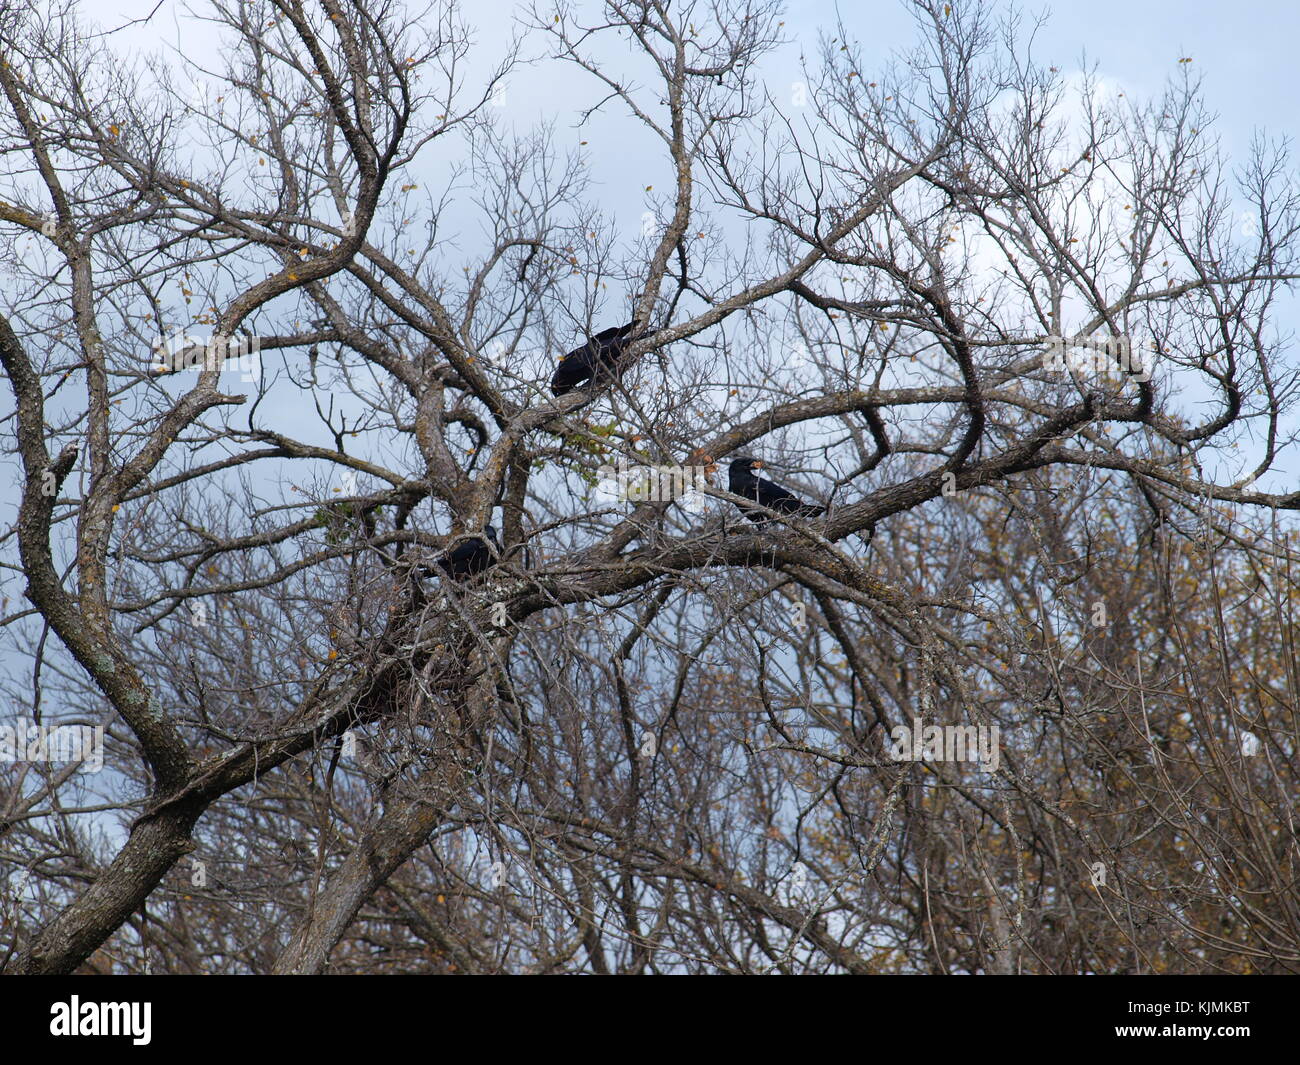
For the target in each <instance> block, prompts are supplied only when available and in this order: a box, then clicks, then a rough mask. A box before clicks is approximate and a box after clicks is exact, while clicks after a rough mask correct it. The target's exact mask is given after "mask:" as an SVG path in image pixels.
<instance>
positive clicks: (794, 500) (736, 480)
mask: <svg viewBox="0 0 1300 1065" xmlns="http://www.w3.org/2000/svg"><path fill="white" fill-rule="evenodd" d="M762 465H763V464H762V463H761V462H759V461H758V460H757V459H751V458H740V459H735V460H733V461H732V463H731V466H730V467H729V469H728V471H727V491H729V492H730V493H731V494H732V495H737V496H744V497H745V498H746V499H752V500H753V501H754V502H755V503H760V504H762V505H763V506H765V507H767V509H768V510H775V511H776V512H777V513H778V514H798V515H800V516H802V517H806V518H815V517H817V515H819V514H824V513H826V508H825V507H820V506H818V505H817V504H815V503H805V502H804V501H803V500H801V499H800V498H799V497H798V496H797V495H795V494H794V493H793V492H791V491H790V490H789V489H787V488H782V487H781V486H780V485H779V484H776V483H774V482H773V481H769V480H767V479H766V478H765V477H758V476H756V475H755V473H754V469H755V467H757V466H762ZM736 505H737V506H739V507H740V509H741V512H742V513H743V514H744V515H745V517H747V518H748V519H749V520H750V521H752V522H753V523H754V524H755V525H762V524H764V523H766V522H768V521H770V520H771V518H769V517H768V515H766V514H764V513H763V512H762V511H761V510H758V509H757V508H755V507H750V506H746V505H744V504H740V503H738V504H736Z"/></svg>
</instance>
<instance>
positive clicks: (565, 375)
mask: <svg viewBox="0 0 1300 1065" xmlns="http://www.w3.org/2000/svg"><path fill="white" fill-rule="evenodd" d="M639 324H640V323H638V322H635V321H632V322H628V323H627V325H620V326H615V327H614V328H613V329H602V330H601V331H600V332H599V333H597V334H596V335H595V336H594V337H592V338H591V339H590V340H588V341H587V342H586V343H585V344H583V345H582V347H579V348H574V349H573V350H572V351H571V352H569V353H568V354H567V355H565V356H564V358H562V359H561V360H560V361H559V364H558V365H557V366H556V367H555V374H554V375H553V376H552V377H551V395H553V396H563V395H566V394H567V393H569V392H572V391H573V390H574V389H575V388H579V387H581V386H582V385H585V384H586V383H587V382H588V381H590V380H591V379H592V378H594V377H595V376H596V375H597V374H598V373H601V372H603V371H607V372H610V373H613V374H615V375H617V374H618V373H619V370H620V368H619V366H618V360H619V359H620V358H621V357H622V355H623V349H624V348H626V347H627V344H628V341H629V339H631V333H632V332H633V331H634V330H636V329H637V327H638V325H639Z"/></svg>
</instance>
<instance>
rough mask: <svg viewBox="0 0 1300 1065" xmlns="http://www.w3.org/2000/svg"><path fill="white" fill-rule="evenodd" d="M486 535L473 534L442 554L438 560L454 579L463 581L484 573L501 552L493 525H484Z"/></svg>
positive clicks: (444, 570) (445, 571)
mask: <svg viewBox="0 0 1300 1065" xmlns="http://www.w3.org/2000/svg"><path fill="white" fill-rule="evenodd" d="M483 532H484V534H485V536H471V537H469V538H468V539H466V540H462V541H461V542H460V543H459V544H458V545H457V546H456V547H454V548H452V549H451V550H450V551H448V552H447V553H446V554H444V555H441V556H440V557H439V558H438V559H437V560H436V561H437V564H438V565H439V566H440V567H441V568H442V570H443V572H444V573H446V574H447V576H448V577H450V578H451V579H452V580H454V581H463V580H464V579H465V578H466V577H472V576H474V575H475V574H476V573H482V572H483V571H484V570H485V569H487V568H488V567H489V566H490V565H492V563H493V562H494V561H495V557H496V556H497V555H499V554H500V553H501V545H500V544H499V543H497V531H496V529H494V528H493V527H492V526H491V525H487V526H485V527H484V529H483Z"/></svg>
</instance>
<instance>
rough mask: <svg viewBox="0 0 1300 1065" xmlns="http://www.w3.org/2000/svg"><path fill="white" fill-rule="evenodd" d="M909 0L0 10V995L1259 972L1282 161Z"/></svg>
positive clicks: (1282, 828) (1280, 550)
mask: <svg viewBox="0 0 1300 1065" xmlns="http://www.w3.org/2000/svg"><path fill="white" fill-rule="evenodd" d="M911 10H912V11H913V13H914V16H915V25H916V33H915V41H914V43H913V45H912V46H911V48H910V50H901V49H900V50H899V51H898V53H897V58H896V60H895V61H894V62H893V63H892V64H891V65H890V66H889V67H888V68H887V69H884V70H881V71H879V72H877V73H869V72H868V70H867V64H866V61H865V60H864V59H863V57H862V55H861V54H860V49H859V46H858V44H857V43H856V42H855V41H854V40H853V38H852V36H851V31H850V29H849V28H848V27H845V26H840V27H836V28H835V29H834V30H831V31H829V32H830V33H831V34H833V36H828V37H825V38H823V39H821V40H820V41H818V42H817V44H816V47H815V48H813V47H809V46H807V45H806V44H805V48H804V51H805V56H806V58H805V60H804V63H803V67H802V68H801V69H800V71H799V73H798V76H797V77H796V78H794V79H792V81H791V79H789V78H787V79H786V80H785V81H782V80H781V78H779V77H776V76H775V75H772V74H771V73H770V72H768V71H765V70H764V63H765V62H768V61H769V60H771V59H772V58H773V57H776V56H779V55H784V54H785V53H784V52H783V51H782V49H783V48H784V47H785V46H786V45H788V44H789V42H788V41H786V40H785V29H784V23H783V22H782V20H781V13H780V11H779V9H778V8H777V7H776V6H775V5H772V4H767V3H757V2H746V0H737V2H734V3H733V2H728V3H722V4H715V5H701V4H692V3H687V4H681V3H676V4H672V5H669V4H668V3H666V2H658V0H652V2H640V0H632V2H627V3H623V2H609V3H606V4H604V5H603V7H602V6H600V5H591V6H590V7H570V6H568V5H564V4H561V5H559V6H558V7H554V8H552V7H547V6H542V5H538V6H536V7H534V8H533V9H532V10H530V11H526V12H521V17H520V20H519V24H518V27H517V30H516V36H515V38H514V39H513V42H512V44H511V45H510V47H508V48H507V49H506V51H505V54H504V56H503V57H500V58H499V59H496V60H484V59H482V58H480V57H479V55H478V53H477V51H476V50H475V49H472V48H471V36H472V35H471V33H470V30H469V28H468V27H467V26H466V25H465V23H464V22H463V20H462V19H461V17H460V15H459V14H458V13H457V11H456V10H455V8H454V7H452V6H451V5H449V4H442V3H439V4H435V5H433V6H431V7H430V8H428V9H425V10H420V11H418V12H417V11H411V10H408V8H407V7H406V6H404V5H401V4H398V3H395V2H384V0H380V2H378V3H374V2H367V3H366V4H361V3H359V2H357V3H353V2H345V0H322V3H321V4H319V5H314V4H303V3H297V2H291V0H218V2H214V3H213V4H211V6H210V9H209V11H208V14H207V16H206V21H204V22H202V23H201V24H200V25H201V26H202V32H204V33H205V34H210V35H216V38H217V39H219V40H220V42H221V46H222V47H221V50H220V51H219V52H218V51H217V50H216V49H213V50H212V54H213V55H220V56H221V57H222V59H221V65H220V66H219V67H216V68H215V69H210V70H208V69H201V68H200V66H199V64H197V63H195V62H193V61H192V60H191V61H190V62H189V63H188V64H186V65H185V66H181V65H178V64H176V63H167V62H164V61H162V60H158V61H156V62H155V61H150V62H147V63H138V64H134V65H133V64H132V63H131V62H130V61H129V60H128V57H127V56H125V55H123V54H122V49H120V48H119V47H118V46H117V45H116V43H115V38H114V36H113V35H112V34H109V35H103V34H97V33H94V32H92V31H91V30H90V29H89V28H88V27H86V26H84V25H82V24H81V23H79V22H78V20H77V18H76V17H75V16H74V13H73V11H72V9H71V7H65V8H59V9H48V10H44V11H33V10H24V9H19V8H16V7H13V6H10V5H4V6H3V8H2V9H0V49H2V50H3V55H4V58H5V61H4V62H3V63H0V88H2V89H3V93H4V99H5V103H6V106H5V108H4V109H3V111H2V112H0V122H3V144H4V147H3V149H2V151H3V154H2V155H0V158H2V159H3V165H4V168H5V170H4V173H5V176H6V179H7V180H6V189H5V193H4V195H3V197H2V198H0V232H3V233H4V236H5V241H6V242H7V244H6V247H7V252H6V255H7V258H6V265H7V268H8V275H7V280H6V285H5V293H4V294H5V306H4V309H3V315H0V361H2V362H3V366H4V369H5V373H6V377H7V381H8V385H9V391H10V395H11V396H12V404H11V406H10V408H9V409H8V410H7V411H6V412H5V413H6V415H7V417H6V426H7V427H8V428H9V429H10V430H11V431H10V432H9V433H8V434H7V436H6V439H7V440H8V441H10V442H11V444H12V448H13V452H14V455H15V458H16V461H17V463H18V467H19V469H20V470H21V476H20V487H21V498H20V501H19V505H18V506H17V510H16V514H15V516H14V517H13V520H12V524H11V526H10V528H9V531H8V533H7V535H6V537H5V544H6V547H7V548H9V549H10V553H11V555H12V554H13V552H14V551H15V550H16V555H17V557H16V558H12V557H11V558H10V559H9V560H8V563H7V564H8V565H9V567H10V569H11V570H14V571H17V570H18V569H19V568H21V572H22V574H23V577H24V579H25V582H26V583H25V587H24V590H23V591H24V595H25V599H26V602H25V603H23V602H20V601H19V600H18V599H17V596H16V595H11V597H10V599H9V600H6V607H5V610H6V611H7V613H6V615H5V619H4V623H5V626H6V631H7V632H8V633H9V650H8V652H7V653H8V654H9V655H10V656H11V660H14V661H23V662H24V663H25V665H26V667H27V668H26V669H25V670H24V674H25V675H24V676H23V677H21V678H16V679H12V680H11V681H10V682H9V685H8V687H9V690H10V693H11V695H12V696H13V697H14V698H13V705H15V706H19V707H21V708H22V711H21V715H15V717H14V719H13V724H14V727H15V728H16V727H17V726H18V725H22V726H23V727H24V728H25V727H26V725H27V723H28V722H29V721H30V722H31V723H32V724H33V725H39V724H41V723H42V722H45V723H47V724H48V723H50V722H59V723H87V724H102V725H103V727H104V729H105V733H104V737H105V739H104V757H105V767H106V771H105V772H104V773H102V774H96V775H91V774H87V773H85V772H84V771H83V772H78V766H77V765H75V764H73V765H70V766H69V765H60V764H57V763H51V762H48V761H46V762H42V761H41V760H39V759H36V760H32V759H18V760H17V761H15V763H14V764H13V765H12V766H8V767H4V768H3V773H4V777H3V779H4V781H5V783H4V790H3V792H0V803H2V804H3V805H2V807H0V809H2V811H3V812H2V813H0V864H3V866H4V867H5V869H6V874H7V876H8V882H9V885H10V890H9V892H8V893H7V897H6V899H5V915H4V916H5V924H4V925H3V928H4V929H5V932H4V937H5V938H4V939H3V941H0V944H2V945H3V951H4V953H3V955H2V956H3V957H4V959H5V962H4V964H5V967H6V968H9V969H12V970H15V971H18V972H26V973H57V972H68V971H72V970H74V969H76V968H77V967H79V966H85V967H87V968H88V970H91V971H140V970H155V971H156V970H159V969H165V970H168V971H190V972H193V971H205V972H213V971H229V972H244V971H257V972H266V971H278V972H319V971H323V970H325V969H327V968H328V969H329V970H331V971H353V972H373V971H455V972H467V971H469V972H495V971H530V972H553V971H575V970H586V971H593V972H616V971H617V972H667V971H737V972H755V971H772V970H775V971H785V972H805V971H848V972H858V973H865V972H885V971H936V972H1084V971H1087V972H1096V971H1117V970H1121V969H1123V970H1132V971H1143V972H1153V971H1154V972H1168V971H1295V969H1296V968H1297V966H1298V963H1300V928H1297V916H1298V915H1297V912H1296V906H1295V897H1294V890H1293V885H1294V882H1295V863H1296V860H1297V855H1296V849H1295V833H1294V816H1295V810H1294V804H1295V799H1294V795H1295V787H1294V784H1295V775H1296V771H1297V763H1296V751H1297V740H1298V739H1300V737H1298V736H1297V726H1296V718H1295V707H1296V705H1297V702H1296V698H1297V690H1296V683H1297V678H1296V675H1295V666H1294V661H1295V659H1294V654H1293V651H1294V642H1293V640H1294V630H1293V628H1292V624H1293V621H1292V596H1293V594H1294V589H1295V584H1294V579H1293V574H1292V570H1291V567H1292V565H1293V563H1294V562H1295V559H1296V555H1295V548H1294V543H1293V541H1292V540H1291V539H1290V535H1289V530H1288V527H1287V526H1286V525H1285V519H1286V518H1287V514H1286V512H1288V511H1292V510H1295V509H1296V508H1297V506H1300V493H1296V492H1291V491H1283V492H1277V491H1270V490H1268V488H1267V487H1266V486H1267V485H1268V484H1270V483H1271V480H1270V478H1271V477H1272V475H1273V474H1274V471H1276V470H1277V469H1278V468H1279V467H1284V464H1285V462H1286V460H1287V459H1288V458H1290V457H1291V454H1292V450H1291V448H1292V443H1293V442H1292V440H1291V439H1290V437H1289V435H1288V431H1287V426H1288V424H1289V423H1288V419H1289V417H1290V416H1291V415H1292V414H1293V413H1294V408H1295V402H1296V373H1295V370H1294V368H1293V367H1292V366H1290V365H1288V364H1287V362H1286V360H1285V358H1284V347H1283V338H1281V337H1280V336H1279V334H1278V330H1277V328H1276V325H1275V317H1274V315H1275V312H1274V308H1275V304H1276V302H1277V301H1278V300H1279V298H1280V296H1281V295H1282V294H1283V293H1284V292H1285V290H1286V288H1287V286H1288V285H1289V284H1290V283H1291V282H1292V281H1293V280H1294V279H1295V277H1296V273H1295V264H1294V254H1295V247H1296V233H1297V231H1296V220H1297V199H1296V194H1295V190H1294V188H1293V186H1292V184H1291V180H1290V176H1289V171H1288V169H1287V167H1288V164H1287V160H1286V157H1285V155H1284V153H1283V152H1282V151H1281V149H1279V148H1277V147H1275V146H1272V145H1269V144H1267V143H1264V142H1261V143H1260V144H1259V145H1258V147H1257V148H1256V150H1255V152H1254V154H1253V155H1252V156H1251V157H1250V158H1249V159H1248V160H1246V161H1245V163H1244V164H1239V165H1238V169H1237V171H1236V178H1235V179H1233V178H1231V177H1230V176H1229V173H1228V171H1227V168H1226V164H1225V163H1224V162H1223V161H1222V160H1221V159H1220V158H1219V156H1218V155H1217V154H1216V148H1215V144H1214V141H1213V137H1212V132H1211V122H1210V119H1209V117H1208V116H1207V115H1206V113H1205V111H1204V109H1203V106H1202V104H1201V101H1200V98H1199V95H1198V87H1197V85H1196V83H1195V80H1194V78H1193V77H1192V76H1191V74H1190V72H1188V71H1187V70H1186V67H1183V68H1180V71H1179V75H1178V76H1177V77H1175V78H1173V79H1172V80H1171V82H1170V84H1169V85H1168V87H1167V89H1166V91H1165V94H1164V96H1163V97H1162V98H1160V99H1156V100H1152V101H1147V102H1143V101H1134V100H1130V99H1128V98H1125V97H1124V96H1123V95H1122V94H1119V95H1117V94H1112V93H1108V92H1107V91H1106V90H1105V86H1103V85H1100V84H1098V83H1097V82H1095V80H1094V79H1093V78H1092V77H1091V76H1089V75H1087V74H1085V75H1083V76H1081V77H1077V78H1073V79H1066V78H1064V77H1063V76H1062V75H1061V74H1060V73H1059V72H1057V71H1055V70H1054V69H1045V68H1043V67H1041V66H1039V65H1037V64H1036V63H1035V62H1033V61H1032V60H1031V59H1030V58H1029V56H1028V50H1027V46H1026V40H1027V37H1028V34H1027V32H1026V30H1025V28H1024V27H1023V26H1021V25H1020V23H1019V22H1018V20H1017V18H1016V17H1015V16H1012V15H1006V14H1004V13H1002V12H1000V11H999V9H997V8H995V7H992V6H984V5H981V4H978V3H971V4H962V5H949V4H944V3H930V2H916V3H913V4H912V5H911ZM493 62H495V63H497V65H495V66H491V65H490V64H491V63H493ZM562 70H573V71H576V72H578V73H580V74H581V75H582V76H583V77H584V78H585V79H586V82H585V84H587V85H588V86H589V93H590V95H589V96H588V98H587V99H586V101H585V103H584V105H583V107H582V109H581V111H580V113H579V115H578V121H579V128H580V130H586V129H594V128H600V129H603V130H611V131H617V132H616V136H617V139H618V140H619V141H621V142H622V143H624V144H630V143H633V141H634V139H638V138H639V140H637V141H636V142H637V143H638V144H640V143H645V144H648V145H650V146H651V147H652V148H653V149H654V151H655V152H656V153H657V155H658V158H659V160H660V164H659V166H660V170H659V173H661V174H666V175H668V176H669V178H670V180H669V184H668V186H667V187H666V188H664V187H663V186H662V179H660V184H659V185H656V184H655V181H654V180H650V179H647V180H646V181H645V182H644V183H643V184H644V193H643V196H644V213H643V215H642V216H641V217H640V218H638V219H636V224H635V225H628V224H627V222H626V220H622V219H620V218H618V217H616V216H613V215H611V214H610V213H609V212H608V211H607V210H606V208H605V204H604V203H603V202H602V199H601V195H602V190H601V189H600V188H599V186H598V185H596V184H595V183H593V182H592V180H591V165H592V162H593V156H592V155H589V154H588V151H584V150H583V149H584V148H585V149H588V150H589V151H591V152H596V151H602V150H603V151H604V152H605V153H607V155H608V153H613V152H617V151H618V150H619V148H618V147H609V146H606V147H604V148H603V149H602V148H600V147H599V146H597V147H593V146H591V145H587V144H585V143H580V144H578V145H577V146H576V148H575V147H574V146H573V145H572V143H571V142H569V141H567V140H565V139H564V137H563V136H562V135H560V134H558V133H557V132H556V131H555V130H554V129H552V128H547V127H538V128H531V129H525V130H522V131H521V130H520V129H519V128H518V127H517V126H512V125H510V124H508V123H507V122H505V121H504V120H503V117H502V115H503V111H502V109H500V108H498V107H495V106H494V103H496V102H500V100H501V99H502V98H503V97H502V94H503V93H504V92H505V91H506V89H505V87H506V86H507V85H509V84H510V83H511V81H512V79H514V78H524V77H527V76H535V75H537V74H538V73H540V74H542V75H543V76H546V75H548V74H550V73H551V72H554V73H555V74H556V75H557V76H558V72H559V71H562ZM509 110H510V109H509V108H506V109H505V111H506V112H509ZM1243 205H1244V206H1243ZM629 321H630V322H632V323H633V324H634V328H633V329H632V330H631V331H630V342H629V343H628V345H627V346H626V348H625V349H624V351H623V354H622V357H621V359H620V360H619V364H618V367H617V370H618V372H616V373H601V374H597V375H596V377H595V378H594V379H593V380H592V382H591V383H590V384H589V385H587V386H584V387H582V388H580V389H578V390H576V391H573V392H570V393H568V394H565V395H562V396H559V397H555V396H553V395H551V393H550V391H549V390H548V389H547V387H546V385H547V382H548V380H549V378H550V375H551V371H552V369H553V367H554V363H555V359H556V357H557V356H558V354H559V353H561V352H564V351H567V350H569V349H572V348H575V347H578V346H581V345H582V344H583V343H585V341H586V338H588V337H590V336H592V335H594V334H596V333H597V332H599V331H601V330H603V329H605V328H608V327H610V326H616V325H621V324H622V323H624V322H629ZM200 330H202V331H204V333H205V335H203V336H202V337H197V338H196V336H195V334H196V333H197V332H198V331H200ZM255 356H256V357H255ZM754 455H757V456H759V457H761V458H762V459H764V460H765V463H766V469H765V470H764V475H765V476H770V477H772V478H773V479H775V480H776V481H778V482H779V483H781V484H783V485H785V486H786V487H787V488H790V489H792V490H794V491H796V493H797V494H799V495H800V496H801V497H803V498H805V499H808V500H815V501H817V503H818V504H819V505H825V507H826V512H825V513H824V515H820V516H816V517H811V516H807V515H795V514H787V513H782V512H777V511H770V512H766V513H763V514H755V513H754V512H753V510H752V506H751V509H750V510H749V512H748V513H749V518H752V517H759V518H761V519H766V520H759V521H754V520H749V518H747V517H746V516H745V512H744V511H743V510H742V509H741V508H740V507H739V506H738V504H739V503H740V502H742V501H741V500H739V499H738V497H736V496H734V495H732V494H731V493H730V492H729V491H728V489H727V485H728V483H729V482H727V480H726V478H725V476H719V474H720V473H721V472H722V471H725V469H726V467H727V465H728V464H729V463H730V462H731V461H732V460H733V459H734V458H736V457H739V456H754ZM620 468H621V469H624V470H626V471H630V473H629V474H628V475H627V476H624V477H623V478H622V488H627V487H628V486H629V485H630V486H631V487H632V489H633V490H632V491H631V492H630V493H629V492H623V491H622V490H621V489H617V490H613V491H611V486H610V482H611V478H612V475H613V474H614V471H616V470H619V469H620ZM688 486H693V487H694V488H695V489H696V490H695V491H693V492H687V491H685V489H686V488H687V487H688ZM489 523H494V524H495V525H496V526H497V527H498V528H499V530H500V547H499V550H497V549H496V548H494V549H493V550H492V551H491V552H490V560H489V563H488V564H487V565H486V568H485V570H484V571H483V572H482V573H479V574H476V575H474V576H472V577H469V578H467V579H464V580H459V581H458V580H453V579H451V577H450V576H449V575H447V574H445V573H441V571H440V570H439V567H438V566H437V560H438V558H439V556H440V555H441V553H442V552H444V551H447V550H449V549H454V548H456V547H457V546H458V545H465V544H466V543H467V542H468V540H469V538H472V537H476V536H481V535H482V533H483V529H484V527H485V525H487V524H489ZM1243 597H1244V598H1243ZM913 726H915V727H916V728H917V729H922V728H924V727H925V726H931V727H937V728H949V729H960V730H963V732H962V735H966V734H967V733H966V732H965V730H967V729H969V730H970V733H969V734H970V735H974V734H975V733H976V732H977V731H979V730H983V731H982V732H979V734H980V735H981V736H988V735H992V736H993V737H994V743H995V744H996V750H995V752H994V751H986V752H985V754H986V755H988V757H985V758H984V759H983V761H980V760H978V759H972V758H952V757H948V756H945V755H943V754H941V755H940V756H939V757H920V758H917V759H910V758H902V757H900V756H899V754H898V751H897V750H896V749H891V736H893V735H894V734H895V733H896V731H897V730H898V729H900V728H905V727H907V728H910V727H913ZM918 735H919V733H918ZM949 735H952V733H949ZM1247 735H1249V737H1250V738H1249V739H1247V738H1246V737H1247ZM951 753H952V752H951V750H949V751H948V752H947V755H951Z"/></svg>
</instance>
